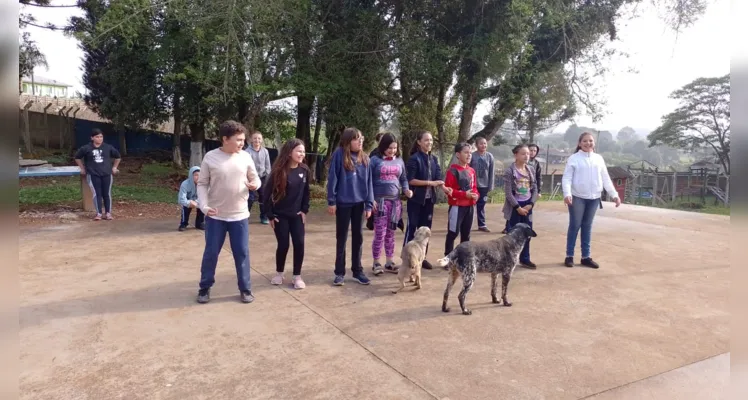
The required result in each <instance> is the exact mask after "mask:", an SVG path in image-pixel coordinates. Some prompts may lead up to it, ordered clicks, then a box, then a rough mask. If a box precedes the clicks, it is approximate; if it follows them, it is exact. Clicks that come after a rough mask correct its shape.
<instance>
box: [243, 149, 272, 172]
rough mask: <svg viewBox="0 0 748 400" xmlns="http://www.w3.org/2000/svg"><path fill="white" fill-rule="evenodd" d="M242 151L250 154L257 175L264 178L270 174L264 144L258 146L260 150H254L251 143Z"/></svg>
mask: <svg viewBox="0 0 748 400" xmlns="http://www.w3.org/2000/svg"><path fill="white" fill-rule="evenodd" d="M244 151H246V152H247V153H249V155H250V156H252V161H254V163H255V168H257V175H258V176H259V177H260V178H265V177H266V176H268V175H270V154H269V153H268V149H266V148H265V146H260V150H259V151H255V149H254V148H252V145H249V147H247V148H246V150H244Z"/></svg>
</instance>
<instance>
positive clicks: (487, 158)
mask: <svg viewBox="0 0 748 400" xmlns="http://www.w3.org/2000/svg"><path fill="white" fill-rule="evenodd" d="M470 166H471V167H472V168H473V169H474V170H475V176H477V177H478V187H479V188H488V190H493V185H494V179H495V177H494V175H495V172H494V161H493V154H491V153H489V152H486V154H484V155H480V154H479V153H478V152H477V151H476V152H473V158H472V159H471V160H470Z"/></svg>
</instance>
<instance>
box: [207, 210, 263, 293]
mask: <svg viewBox="0 0 748 400" xmlns="http://www.w3.org/2000/svg"><path fill="white" fill-rule="evenodd" d="M226 233H228V234H229V244H231V253H233V255H234V264H235V265H236V280H237V284H238V285H239V290H240V291H247V290H251V288H252V286H251V284H250V280H249V219H243V220H240V221H231V222H226V221H221V220H219V219H213V218H211V217H205V252H203V263H202V266H201V267H200V289H208V288H210V287H211V286H213V284H214V283H215V282H216V280H215V277H216V266H217V265H218V254H220V253H221V248H222V247H223V243H224V241H225V240H226Z"/></svg>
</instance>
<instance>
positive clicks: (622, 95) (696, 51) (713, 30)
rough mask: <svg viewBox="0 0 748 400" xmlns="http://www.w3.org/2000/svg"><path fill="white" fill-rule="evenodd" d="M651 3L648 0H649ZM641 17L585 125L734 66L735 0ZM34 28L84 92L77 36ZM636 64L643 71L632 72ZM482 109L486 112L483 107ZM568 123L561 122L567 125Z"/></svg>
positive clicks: (651, 106)
mask: <svg viewBox="0 0 748 400" xmlns="http://www.w3.org/2000/svg"><path fill="white" fill-rule="evenodd" d="M72 3H73V1H72V0H58V1H53V2H52V4H72ZM645 4H648V2H645ZM22 12H30V13H33V15H34V16H35V17H36V18H37V20H38V23H41V24H44V23H47V22H50V23H53V24H56V25H64V24H65V23H66V22H67V20H68V19H69V18H70V16H72V15H76V14H79V13H80V12H81V11H80V10H78V9H76V8H56V9H55V8H53V9H43V8H39V7H23V8H22ZM638 14H639V17H637V18H635V19H633V20H628V21H622V22H621V23H619V30H618V36H619V41H618V42H616V43H614V44H612V46H614V47H615V48H617V49H621V50H623V51H625V52H627V53H629V54H630V57H629V58H628V59H624V60H610V61H609V66H610V69H611V74H610V75H608V77H607V79H606V81H605V82H604V83H603V84H602V86H600V87H599V88H598V90H599V91H600V93H601V94H602V95H603V96H604V97H605V98H606V100H607V102H608V105H607V108H606V116H605V117H604V118H603V120H602V121H601V122H600V123H598V124H593V123H592V121H591V119H590V118H589V117H586V116H580V117H578V118H577V120H576V122H577V123H578V124H579V125H585V126H590V127H593V126H595V127H597V128H598V129H601V130H603V129H605V130H609V131H611V132H613V133H614V134H615V132H617V131H618V130H619V129H621V128H623V127H624V126H627V125H628V126H631V127H633V128H635V129H643V130H652V129H654V128H656V127H657V126H658V125H659V122H660V117H661V116H662V115H664V114H666V113H667V112H669V111H671V110H672V109H673V108H674V107H675V104H674V103H673V102H672V100H670V99H668V96H669V94H670V93H671V92H672V91H673V90H676V89H678V88H680V87H681V86H683V85H685V84H687V83H689V82H691V81H692V80H694V79H696V78H699V77H709V76H721V75H724V74H727V73H729V72H730V55H731V53H730V49H729V43H730V42H729V40H728V38H729V31H728V30H729V17H730V1H729V0H712V4H710V6H709V8H708V9H707V13H706V14H705V15H704V16H703V17H702V18H701V19H700V20H699V21H698V22H697V23H696V24H695V25H694V26H692V27H690V28H688V29H686V30H685V31H683V32H682V33H681V34H680V35H679V36H678V37H677V38H676V36H675V34H674V33H673V32H671V31H669V30H668V29H666V28H665V25H664V23H663V22H662V20H660V19H659V17H658V14H657V10H654V9H653V8H652V7H649V6H640V8H639V12H638ZM26 29H27V30H28V31H30V32H31V36H32V39H33V40H35V41H36V42H37V43H38V45H39V48H40V50H41V51H42V52H43V53H44V54H45V55H46V57H47V62H48V64H49V70H48V71H47V70H45V69H44V68H43V67H42V68H37V69H36V70H35V74H36V75H38V76H43V77H46V78H51V79H56V80H58V81H62V82H66V83H69V84H71V85H73V86H74V88H73V91H80V92H84V87H83V84H82V82H81V75H82V73H81V57H82V53H81V51H80V50H79V49H78V47H77V41H76V40H75V39H73V38H68V37H65V36H64V35H63V34H62V33H61V32H53V31H49V30H46V29H40V28H36V27H28V28H26ZM630 67H633V68H634V69H636V70H637V73H629V72H627V71H628V69H629V68H630ZM481 109H483V110H482V112H481ZM485 112H486V110H485V107H480V108H479V112H478V113H477V114H478V115H476V117H475V121H480V119H481V118H482V115H483V114H484V113H485ZM566 126H568V124H566V125H563V126H560V127H558V128H556V131H563V130H565V129H566Z"/></svg>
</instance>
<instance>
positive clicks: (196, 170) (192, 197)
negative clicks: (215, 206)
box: [177, 166, 205, 232]
mask: <svg viewBox="0 0 748 400" xmlns="http://www.w3.org/2000/svg"><path fill="white" fill-rule="evenodd" d="M198 177H200V167H198V166H194V167H192V168H190V172H189V174H187V179H185V180H184V181H183V182H182V184H181V185H180V186H179V195H178V196H177V201H178V202H179V205H181V206H182V220H181V221H180V222H179V231H180V232H182V231H184V230H185V229H187V225H188V223H189V221H190V214H191V213H192V210H193V209H195V211H196V212H197V216H196V217H195V228H197V229H201V230H205V224H204V221H205V214H203V212H202V211H201V210H200V208H199V207H198V206H197V179H198Z"/></svg>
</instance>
